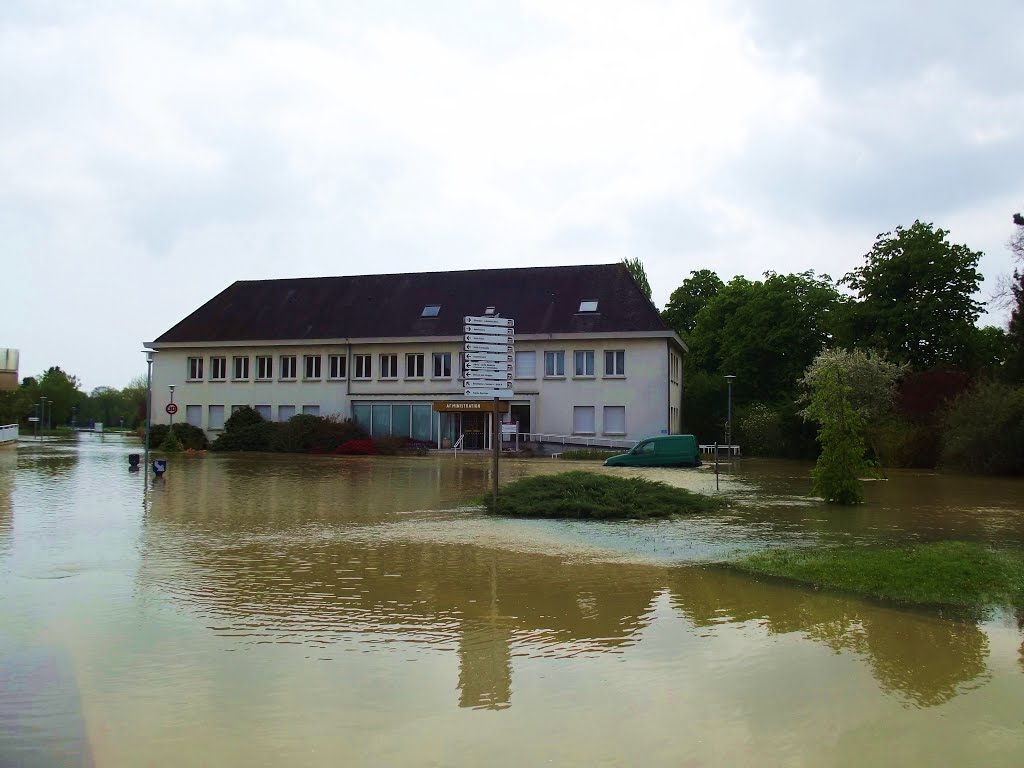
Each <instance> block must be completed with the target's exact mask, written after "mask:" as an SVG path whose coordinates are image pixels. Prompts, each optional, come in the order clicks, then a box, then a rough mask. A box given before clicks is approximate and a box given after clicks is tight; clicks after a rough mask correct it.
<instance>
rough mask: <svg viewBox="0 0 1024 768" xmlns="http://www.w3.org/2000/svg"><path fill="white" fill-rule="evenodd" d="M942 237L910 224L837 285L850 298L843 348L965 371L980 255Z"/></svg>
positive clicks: (888, 235)
mask: <svg viewBox="0 0 1024 768" xmlns="http://www.w3.org/2000/svg"><path fill="white" fill-rule="evenodd" d="M948 234H949V232H948V231H947V230H944V229H939V228H936V227H935V226H934V225H932V224H926V223H923V222H921V221H915V222H914V223H913V225H911V226H910V227H909V228H907V229H904V228H903V227H897V228H896V230H895V231H894V232H885V233H883V234H881V235H879V236H878V237H877V238H876V239H875V244H874V246H873V247H872V249H871V251H869V252H868V253H867V254H866V256H865V263H864V266H862V267H859V268H858V269H855V270H853V271H852V272H850V273H849V274H847V275H846V276H845V277H844V278H843V280H842V282H843V283H845V284H846V285H848V286H849V287H850V288H851V289H853V290H854V291H855V292H856V293H857V300H856V301H855V302H853V303H852V304H851V305H850V306H849V312H848V315H847V320H848V324H847V325H846V332H847V334H848V339H849V341H851V342H853V343H854V344H855V345H856V346H859V347H862V348H866V349H878V350H883V351H884V352H886V353H887V356H888V357H890V358H892V359H894V360H898V361H900V362H906V363H910V364H911V365H912V366H914V367H915V368H919V369H923V368H931V367H934V366H937V365H943V364H945V365H953V366H969V365H970V364H971V360H972V359H973V356H974V354H975V351H976V348H977V344H978V339H977V336H976V334H977V329H976V327H975V325H974V323H975V321H976V320H977V319H978V315H979V314H980V312H981V304H980V303H979V302H978V301H976V300H975V298H974V297H975V295H976V294H977V292H978V287H979V285H980V283H981V273H980V272H978V269H977V267H978V262H979V260H980V259H981V255H982V254H981V252H980V251H972V250H970V249H969V248H968V247H967V246H966V245H957V244H954V243H950V242H949V240H948V239H947V235H948Z"/></svg>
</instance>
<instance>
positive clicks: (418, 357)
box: [405, 353, 424, 379]
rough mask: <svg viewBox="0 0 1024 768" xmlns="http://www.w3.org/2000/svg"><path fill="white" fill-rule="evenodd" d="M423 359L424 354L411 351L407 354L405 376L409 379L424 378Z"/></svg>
mask: <svg viewBox="0 0 1024 768" xmlns="http://www.w3.org/2000/svg"><path fill="white" fill-rule="evenodd" d="M423 360H424V355H422V354H419V353H411V354H408V355H406V356H405V378H407V379H422V378H423Z"/></svg>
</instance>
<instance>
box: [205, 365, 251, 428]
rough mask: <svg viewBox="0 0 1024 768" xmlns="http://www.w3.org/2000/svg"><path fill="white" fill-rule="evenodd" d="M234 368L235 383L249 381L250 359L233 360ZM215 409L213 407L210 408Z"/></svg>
mask: <svg viewBox="0 0 1024 768" xmlns="http://www.w3.org/2000/svg"><path fill="white" fill-rule="evenodd" d="M231 367H232V369H233V370H232V378H233V379H234V380H235V381H247V380H248V378H249V358H248V357H233V358H232V359H231ZM210 407H211V408H213V406H212V405H211V406H210ZM222 408H223V406H222ZM210 429H220V427H210Z"/></svg>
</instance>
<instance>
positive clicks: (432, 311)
mask: <svg viewBox="0 0 1024 768" xmlns="http://www.w3.org/2000/svg"><path fill="white" fill-rule="evenodd" d="M440 311H441V305H440V304H427V306H425V307H424V308H423V313H422V314H421V315H420V317H437V315H438V313H439V312H440Z"/></svg>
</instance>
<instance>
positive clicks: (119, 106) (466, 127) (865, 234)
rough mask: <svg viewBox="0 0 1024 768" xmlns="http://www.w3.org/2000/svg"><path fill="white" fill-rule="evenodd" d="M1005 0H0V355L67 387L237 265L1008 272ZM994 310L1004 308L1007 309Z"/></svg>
mask: <svg viewBox="0 0 1024 768" xmlns="http://www.w3.org/2000/svg"><path fill="white" fill-rule="evenodd" d="M1021 30H1024V3H1022V2H1021V1H1020V0H984V2H975V3H965V2H963V0H928V2H925V1H924V0H921V1H919V2H883V1H878V2H875V1H874V0H867V2H862V3H851V2H830V1H828V0H770V1H769V0H762V1H761V2H753V0H746V1H744V0H730V1H728V2H726V1H723V0H714V1H712V0H709V1H708V2H701V1H700V0H687V1H685V2H683V1H680V2H643V1H641V0H630V2H603V1H601V0H569V1H567V2H561V1H560V0H526V1H525V2H520V3H515V2H512V0H508V1H502V2H499V1H498V0H493V1H490V0H481V1H480V2H454V1H450V0H431V1H430V2H421V1H420V0H409V1H408V2H401V1H400V0H374V1H373V2H365V1H363V0H359V1H357V2H342V1H341V0H323V2H316V1H315V0H294V1H293V2H289V1H287V0H267V2H257V1H255V0H176V1H171V0H165V1H164V2H148V1H147V0H132V2H127V1H123V2H114V1H113V0H75V1H72V0H69V1H68V2H59V1H57V0H24V1H23V0H3V2H2V3H0V248H2V259H3V261H2V263H3V269H2V285H3V288H4V290H3V292H2V296H3V298H2V299H0V347H2V346H10V347H16V348H19V349H20V350H21V375H22V376H25V375H33V374H36V373H39V372H41V371H42V370H44V369H45V368H46V367H48V366H50V365H54V364H56V365H60V366H61V367H62V368H64V369H65V370H67V371H69V372H71V373H74V374H77V375H78V376H79V377H80V378H81V379H82V382H83V386H84V388H85V389H87V390H89V389H92V388H93V387H96V386H100V385H111V386H117V387H121V386H123V385H124V384H126V383H127V381H128V380H129V379H130V378H131V377H132V376H134V375H136V374H138V373H140V372H144V370H145V364H144V362H143V356H142V354H140V352H139V350H141V349H142V342H143V341H147V340H151V339H153V338H155V337H157V336H158V335H159V334H161V333H162V332H163V331H165V330H167V328H169V327H170V326H171V325H173V324H174V323H175V322H177V321H178V320H179V319H181V318H182V317H184V316H185V315H187V314H188V313H189V312H191V311H192V310H194V309H195V308H196V307H198V306H199V305H201V304H202V303H204V302H205V301H206V300H208V299H209V298H211V297H212V296H213V295H214V294H216V293H218V292H219V291H220V290H222V289H223V288H225V287H226V286H227V285H229V284H230V283H231V282H233V281H234V280H238V279H258V278H273V277H291V276H314V275H344V274H361V273H376V272H402V271H426V270H447V269H468V268H478V267H511V266H534V265H545V264H585V263H602V262H610V261H618V260H620V259H622V258H623V257H626V256H630V257H639V258H641V259H642V260H643V262H644V264H645V265H646V268H647V272H648V275H649V276H650V279H651V284H652V286H653V288H654V298H655V301H656V303H657V304H658V306H659V307H661V306H663V305H664V303H665V301H666V300H667V298H668V295H669V293H671V291H672V290H673V289H674V288H675V287H677V286H678V285H679V283H680V282H681V281H682V280H683V279H684V278H685V277H686V276H687V275H688V274H689V272H690V270H693V269H700V268H710V269H714V270H715V271H717V272H718V273H719V275H721V276H722V277H723V278H724V279H726V280H728V279H729V278H730V277H732V276H733V275H735V274H743V275H747V276H748V277H751V278H756V277H759V276H760V275H761V273H763V272H764V271H765V270H769V269H771V270H776V271H781V272H790V271H803V270H807V269H814V270H816V271H818V272H826V273H829V274H831V275H832V276H833V277H839V276H841V275H842V274H844V273H846V272H847V271H849V270H850V269H853V268H855V267H857V266H859V265H860V264H861V263H862V260H863V255H864V253H865V252H867V251H868V250H869V249H870V247H871V244H872V242H873V241H874V237H875V235H876V234H878V233H879V232H884V231H888V230H891V229H893V228H894V227H895V226H896V225H898V224H903V225H909V224H911V223H912V222H913V221H914V219H915V218H920V219H922V220H925V221H932V222H934V223H936V224H938V225H940V226H942V227H943V228H946V229H950V230H952V239H954V240H955V241H957V242H965V243H967V244H968V245H969V246H970V247H972V248H974V249H980V250H983V251H984V252H985V254H986V255H985V257H984V258H983V260H982V263H981V270H982V272H983V273H984V275H985V277H986V286H985V290H984V292H983V293H985V294H987V292H988V291H990V290H991V288H992V286H993V285H994V282H995V278H996V277H997V276H998V275H999V274H1000V273H1005V272H1008V271H1009V270H1010V265H1011V259H1010V254H1009V253H1008V251H1007V249H1006V246H1005V243H1006V240H1007V239H1008V237H1009V236H1010V234H1011V230H1012V229H1013V227H1012V223H1011V214H1012V213H1013V212H1014V211H1018V210H1021V209H1024V173H1022V170H1024V159H1022V158H1024V152H1022V146H1024V145H1022V130H1024V128H1022V127H1024V45H1022V44H1021ZM988 319H989V320H990V321H991V322H1002V320H1003V317H1002V315H1001V314H1000V313H996V314H993V315H990V316H989V318H988Z"/></svg>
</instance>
